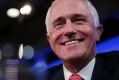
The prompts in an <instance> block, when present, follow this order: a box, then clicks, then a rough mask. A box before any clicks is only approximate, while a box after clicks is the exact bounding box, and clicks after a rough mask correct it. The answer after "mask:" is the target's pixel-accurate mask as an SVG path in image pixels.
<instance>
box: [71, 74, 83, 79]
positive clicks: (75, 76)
mask: <svg viewBox="0 0 119 80" xmlns="http://www.w3.org/2000/svg"><path fill="white" fill-rule="evenodd" d="M69 80H83V78H82V77H81V76H79V75H78V74H72V75H71V76H70V77H69Z"/></svg>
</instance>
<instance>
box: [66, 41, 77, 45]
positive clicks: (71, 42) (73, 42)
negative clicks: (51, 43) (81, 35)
mask: <svg viewBox="0 0 119 80" xmlns="http://www.w3.org/2000/svg"><path fill="white" fill-rule="evenodd" d="M75 43H78V41H70V42H67V43H66V44H65V45H71V44H75Z"/></svg>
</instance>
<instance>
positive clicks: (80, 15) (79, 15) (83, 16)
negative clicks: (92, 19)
mask: <svg viewBox="0 0 119 80" xmlns="http://www.w3.org/2000/svg"><path fill="white" fill-rule="evenodd" d="M72 17H82V18H86V15H83V14H73V15H72Z"/></svg>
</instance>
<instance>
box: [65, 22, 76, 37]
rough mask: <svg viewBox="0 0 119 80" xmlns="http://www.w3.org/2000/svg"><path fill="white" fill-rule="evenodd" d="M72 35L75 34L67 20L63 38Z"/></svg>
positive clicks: (73, 28)
mask: <svg viewBox="0 0 119 80" xmlns="http://www.w3.org/2000/svg"><path fill="white" fill-rule="evenodd" d="M74 34H76V30H75V27H74V26H73V24H72V22H71V21H70V20H67V21H66V25H65V36H68V37H71V36H72V35H74Z"/></svg>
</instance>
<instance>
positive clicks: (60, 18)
mask: <svg viewBox="0 0 119 80" xmlns="http://www.w3.org/2000/svg"><path fill="white" fill-rule="evenodd" d="M73 17H82V18H86V16H85V15H83V14H78V13H76V14H73V15H71V18H73ZM63 19H64V17H59V18H57V19H56V20H54V21H53V25H54V24H55V23H56V22H59V21H61V20H63Z"/></svg>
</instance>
